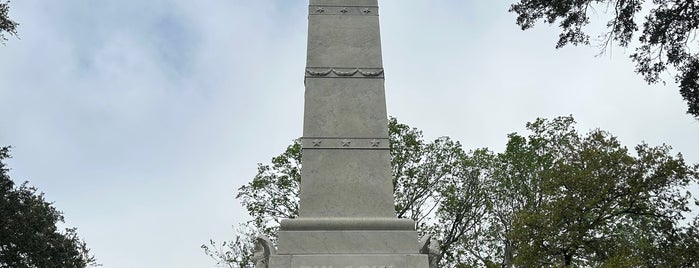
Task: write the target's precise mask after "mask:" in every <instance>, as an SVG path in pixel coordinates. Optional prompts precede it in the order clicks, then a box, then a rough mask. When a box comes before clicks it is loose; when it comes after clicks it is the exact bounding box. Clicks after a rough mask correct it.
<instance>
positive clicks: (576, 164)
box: [202, 117, 699, 267]
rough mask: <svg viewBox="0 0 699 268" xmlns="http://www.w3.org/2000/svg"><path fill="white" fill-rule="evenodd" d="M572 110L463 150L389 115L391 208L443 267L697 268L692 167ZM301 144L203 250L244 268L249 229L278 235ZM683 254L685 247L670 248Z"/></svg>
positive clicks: (697, 173) (291, 197)
mask: <svg viewBox="0 0 699 268" xmlns="http://www.w3.org/2000/svg"><path fill="white" fill-rule="evenodd" d="M574 125H575V121H574V120H573V118H572V117H558V118H555V119H553V120H544V119H538V120H536V121H535V122H533V123H529V124H527V129H528V131H529V132H531V135H529V136H522V135H519V134H517V133H512V134H510V135H509V136H508V142H507V147H506V149H505V151H504V152H502V153H497V154H495V153H493V152H491V151H489V150H487V149H477V150H473V151H469V152H466V151H465V150H463V148H462V147H461V145H460V144H459V142H456V141H453V140H451V139H449V138H448V137H441V138H437V139H435V140H434V141H432V142H426V141H425V140H424V139H423V137H422V132H420V131H419V130H417V129H415V128H411V127H409V126H407V125H404V124H400V123H398V122H397V120H396V119H395V118H392V119H391V120H389V138H390V142H391V147H390V149H391V163H392V171H393V176H394V190H395V191H394V196H395V200H396V207H395V208H396V215H398V216H399V217H402V218H410V219H413V220H415V221H416V224H417V229H418V232H419V234H420V235H425V234H431V235H433V236H435V237H437V238H438V240H439V241H440V244H441V252H442V255H441V265H442V267H514V266H515V265H517V266H521V267H560V266H565V267H572V266H579V267H638V266H643V267H693V266H692V265H699V260H697V258H696V257H693V256H697V255H696V254H694V253H697V251H698V250H699V246H698V245H699V236H697V234H698V233H699V229H698V227H699V226H698V225H699V218H697V219H695V223H694V224H691V225H686V224H685V225H683V224H680V223H679V220H681V219H683V213H686V212H688V211H689V208H688V206H687V205H688V201H689V200H690V198H691V196H690V195H689V194H688V193H686V194H685V193H683V191H685V190H687V187H688V185H689V184H690V183H693V182H697V181H698V180H699V165H694V166H690V165H687V164H686V163H684V160H683V159H682V156H681V155H675V156H673V155H671V154H670V147H669V146H665V145H663V146H658V147H651V146H648V145H646V144H640V145H638V146H636V148H635V149H636V155H635V156H634V155H631V154H629V153H628V150H627V149H626V148H625V147H623V146H622V145H621V144H620V142H618V141H617V139H616V138H615V137H613V136H612V135H611V134H609V133H607V132H604V131H601V130H593V131H590V132H589V133H586V134H584V135H582V134H580V133H578V132H577V130H575V128H574ZM301 153H302V150H301V145H300V144H299V142H298V141H295V142H294V143H293V144H292V145H291V146H289V147H288V148H287V150H286V151H285V152H284V153H282V154H281V155H279V156H277V157H275V158H273V159H272V163H271V164H267V165H262V164H260V165H259V166H258V175H257V176H255V178H253V180H252V182H250V183H248V184H246V185H244V186H243V187H241V188H240V189H239V191H238V195H237V198H238V199H239V200H240V201H241V203H242V204H243V205H244V206H245V207H246V209H247V210H248V212H249V213H250V215H251V216H252V218H253V219H252V220H251V221H249V222H247V223H245V224H243V225H241V227H240V230H239V232H238V235H237V237H236V239H235V240H234V241H230V242H224V243H223V244H221V245H222V246H217V245H218V244H217V243H215V242H213V241H210V245H208V246H207V245H204V246H202V247H203V248H204V250H205V252H206V253H207V255H209V256H211V257H212V258H214V259H216V260H217V262H218V263H219V264H221V265H228V266H229V267H250V266H249V265H251V263H250V259H249V256H251V255H252V246H251V243H252V241H253V238H254V236H255V235H257V234H265V235H267V236H269V237H271V238H273V240H274V239H275V238H276V234H277V231H278V229H277V228H278V225H279V222H278V221H279V220H280V219H282V218H294V217H296V216H297V215H298V187H299V183H300V180H301V173H300V172H301ZM676 252H683V253H687V254H674V253H676Z"/></svg>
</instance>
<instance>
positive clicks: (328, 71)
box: [306, 68, 333, 76]
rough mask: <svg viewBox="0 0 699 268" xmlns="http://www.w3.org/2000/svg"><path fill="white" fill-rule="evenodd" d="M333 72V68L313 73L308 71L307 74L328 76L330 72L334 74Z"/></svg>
mask: <svg viewBox="0 0 699 268" xmlns="http://www.w3.org/2000/svg"><path fill="white" fill-rule="evenodd" d="M332 71H333V68H329V69H328V70H326V71H313V70H311V69H306V72H307V73H308V74H310V75H312V76H326V75H328V74H330V72H332Z"/></svg>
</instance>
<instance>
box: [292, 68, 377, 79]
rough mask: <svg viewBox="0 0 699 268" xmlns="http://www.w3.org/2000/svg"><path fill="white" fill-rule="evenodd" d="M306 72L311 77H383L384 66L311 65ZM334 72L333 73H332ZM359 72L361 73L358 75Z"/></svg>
mask: <svg viewBox="0 0 699 268" xmlns="http://www.w3.org/2000/svg"><path fill="white" fill-rule="evenodd" d="M306 73H307V74H308V75H309V76H311V77H372V78H373V77H381V75H382V74H383V69H382V68H367V69H361V68H335V67H309V68H306ZM330 74H332V75H330ZM357 74H359V75H357Z"/></svg>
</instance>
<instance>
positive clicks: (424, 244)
mask: <svg viewBox="0 0 699 268" xmlns="http://www.w3.org/2000/svg"><path fill="white" fill-rule="evenodd" d="M420 254H427V258H428V260H429V262H430V268H439V261H440V260H441V258H442V254H441V253H440V249H439V241H438V240H437V239H436V238H434V237H432V235H425V236H424V237H422V239H421V240H420Z"/></svg>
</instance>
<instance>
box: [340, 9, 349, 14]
mask: <svg viewBox="0 0 699 268" xmlns="http://www.w3.org/2000/svg"><path fill="white" fill-rule="evenodd" d="M340 12H341V13H342V14H346V13H348V12H349V10H347V8H342V9H340Z"/></svg>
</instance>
